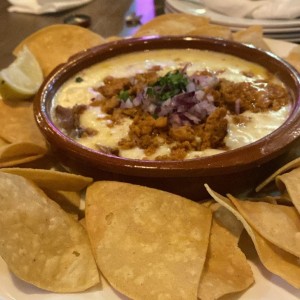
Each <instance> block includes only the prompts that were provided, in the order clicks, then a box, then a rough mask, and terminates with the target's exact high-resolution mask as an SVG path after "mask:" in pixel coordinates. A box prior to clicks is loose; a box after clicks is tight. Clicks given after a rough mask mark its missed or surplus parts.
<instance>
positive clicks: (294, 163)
mask: <svg viewBox="0 0 300 300" xmlns="http://www.w3.org/2000/svg"><path fill="white" fill-rule="evenodd" d="M298 167H300V157H299V158H296V159H294V160H292V161H290V162H288V163H287V164H285V165H284V166H282V167H281V168H279V169H278V170H277V171H276V172H274V173H273V174H271V175H270V176H269V177H268V178H267V179H265V180H264V181H263V182H262V183H261V184H260V185H258V186H257V187H256V189H255V191H256V192H259V191H261V190H262V189H263V188H264V187H265V186H267V185H268V184H269V183H270V182H272V181H273V180H275V178H276V177H277V176H278V175H280V174H283V173H285V172H287V171H290V170H292V169H295V168H298Z"/></svg>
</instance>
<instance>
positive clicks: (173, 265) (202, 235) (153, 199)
mask: <svg viewBox="0 0 300 300" xmlns="http://www.w3.org/2000/svg"><path fill="white" fill-rule="evenodd" d="M210 225H211V211H210V210H209V209H208V208H206V207H204V206H201V205H199V204H197V203H195V202H192V201H190V200H187V199H185V198H182V197H180V196H177V195H173V194H170V193H167V192H163V191H160V190H155V189H151V188H147V187H142V186H138V185H133V184H128V183H120V182H109V181H102V182H96V183H94V184H92V185H91V186H89V187H88V189H87V194H86V226H87V231H88V234H89V237H90V240H91V244H92V248H93V251H94V255H95V257H96V261H97V264H98V266H99V268H100V271H101V273H102V274H103V275H104V276H105V277H106V279H107V280H108V281H109V282H110V284H111V285H112V286H113V287H115V288H116V289H117V290H119V291H120V292H122V293H123V294H125V295H127V296H128V297H130V298H132V299H173V300H175V299H190V300H191V299H197V290H198V284H199V279H200V275H201V273H202V268H203V265H204V262H205V257H206V251H207V247H208V238H209V232H210Z"/></svg>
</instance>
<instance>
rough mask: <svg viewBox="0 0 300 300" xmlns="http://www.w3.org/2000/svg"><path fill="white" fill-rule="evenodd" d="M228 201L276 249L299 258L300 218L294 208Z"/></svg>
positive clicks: (236, 200) (243, 201)
mask: <svg viewBox="0 0 300 300" xmlns="http://www.w3.org/2000/svg"><path fill="white" fill-rule="evenodd" d="M230 200H231V201H232V203H233V204H234V206H235V207H236V208H237V210H238V211H239V213H240V214H241V215H242V216H243V218H245V220H246V221H247V223H248V224H249V225H250V226H251V227H252V228H254V229H255V230H256V231H257V232H258V233H259V234H260V235H261V236H262V237H264V238H265V239H266V240H268V241H269V242H271V243H273V244H274V245H276V246H277V247H279V248H281V249H283V250H285V251H287V252H289V253H291V254H293V255H295V256H298V257H300V216H299V214H298V212H297V210H296V209H295V208H294V207H288V206H284V205H277V204H270V203H265V202H251V201H245V200H238V199H236V198H235V197H233V196H231V197H230Z"/></svg>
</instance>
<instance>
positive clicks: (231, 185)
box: [34, 36, 300, 200]
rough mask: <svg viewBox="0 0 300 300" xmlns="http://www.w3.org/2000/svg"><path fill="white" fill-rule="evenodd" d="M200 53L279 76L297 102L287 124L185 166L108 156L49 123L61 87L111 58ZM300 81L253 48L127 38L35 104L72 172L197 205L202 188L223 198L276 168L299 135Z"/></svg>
mask: <svg viewBox="0 0 300 300" xmlns="http://www.w3.org/2000/svg"><path fill="white" fill-rule="evenodd" d="M170 48H181V49H182V48H184V49H187V48H196V49H206V50H213V51H217V52H222V53H227V54H232V55H235V56H238V57H241V58H243V59H246V60H248V61H252V62H256V63H258V64H260V65H262V66H264V67H265V68H267V69H268V70H269V71H270V72H271V73H273V74H277V75H278V77H279V78H280V79H281V80H282V81H283V83H284V84H285V85H286V86H287V87H288V89H289V90H290V93H291V95H292V98H293V103H292V108H291V111H290V115H289V117H288V119H287V120H286V121H285V123H284V124H283V125H282V126H281V127H280V128H278V129H277V130H276V131H274V132H272V133H271V134H269V135H268V136H266V137H264V138H262V139H260V140H258V141H257V142H255V143H252V144H250V145H247V146H244V147H241V148H238V149H235V150H230V151H227V152H224V153H221V154H217V155H213V156H208V157H203V158H198V159H191V160H185V161H144V160H133V159H126V158H121V157H117V156H113V155H108V154H104V153H101V152H97V151H94V150H91V149H88V148H85V147H83V146H81V145H80V144H78V143H76V142H74V141H73V140H72V139H70V138H68V137H67V136H66V135H64V134H63V133H62V132H61V131H60V130H59V129H58V128H57V127H55V125H54V124H53V122H52V121H51V117H50V107H51V102H52V99H53V97H54V95H55V93H56V91H57V90H58V89H59V88H60V86H61V85H62V84H63V83H64V82H65V81H66V80H67V79H69V78H70V77H71V76H73V75H75V74H76V73H77V72H79V71H80V70H82V69H84V68H87V67H89V66H91V65H93V64H95V63H98V62H101V61H103V60H105V59H107V58H111V57H113V56H117V55H120V54H124V53H129V52H133V51H143V50H151V49H170ZM299 88H300V79H299V75H298V73H297V72H296V71H295V70H294V69H293V68H292V67H291V66H290V65H289V64H287V63H286V62H284V61H283V60H282V59H280V58H278V57H277V56H275V55H273V54H272V53H269V52H264V51H261V50H258V49H256V48H254V47H251V46H245V45H242V44H239V43H235V42H231V41H225V40H220V39H213V38H202V37H182V36H172V37H148V38H137V39H125V40H119V41H115V42H112V43H108V44H104V45H100V46H98V47H95V48H92V49H89V50H87V51H85V52H82V53H79V54H78V55H75V56H73V57H71V58H70V60H69V61H68V62H67V63H66V64H64V65H61V66H59V67H58V68H56V69H55V70H54V71H53V72H52V73H51V74H50V76H49V77H48V78H47V79H46V80H45V82H44V83H43V85H42V87H41V88H40V90H39V92H38V94H37V97H36V99H35V103H34V110H35V118H36V121H37V124H38V126H39V128H40V130H41V132H42V133H43V134H44V136H45V138H46V139H47V141H48V143H49V145H50V148H51V149H52V151H53V153H54V155H56V156H57V158H58V159H59V160H60V161H61V163H62V164H63V165H64V166H65V167H67V168H68V170H70V171H72V172H76V173H80V174H83V175H89V176H92V177H94V178H95V179H96V180H102V179H105V180H117V181H125V182H131V183H136V184H141V185H146V186H150V187H155V188H159V189H162V190H167V191H170V192H173V193H176V194H179V195H183V196H186V197H188V198H190V199H193V200H201V199H204V198H205V197H207V193H206V191H205V188H204V186H203V185H204V183H208V184H209V185H210V186H211V188H213V189H215V190H216V191H218V192H219V193H234V194H237V193H241V192H244V191H246V190H250V189H251V188H253V187H254V186H255V185H257V184H258V183H260V181H261V180H263V179H264V178H266V176H268V175H269V174H270V173H271V172H273V171H274V169H276V168H277V167H278V166H279V164H280V160H281V159H282V157H283V155H284V154H285V153H286V152H287V151H288V150H289V149H291V147H293V146H294V144H295V143H296V141H297V139H298V137H299V135H300V125H299V122H300V110H299V105H300V100H299Z"/></svg>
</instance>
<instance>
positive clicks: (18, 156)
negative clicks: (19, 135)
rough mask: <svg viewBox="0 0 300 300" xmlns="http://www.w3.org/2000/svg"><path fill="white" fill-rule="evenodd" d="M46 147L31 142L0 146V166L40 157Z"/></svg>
mask: <svg viewBox="0 0 300 300" xmlns="http://www.w3.org/2000/svg"><path fill="white" fill-rule="evenodd" d="M45 154H46V149H45V148H43V147H41V146H38V145H36V144H32V143H25V142H20V143H12V144H6V145H4V146H1V147H0V168H2V167H12V166H18V165H21V164H24V163H28V162H31V161H34V160H37V159H40V158H41V157H43V156H44V155H45Z"/></svg>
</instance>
